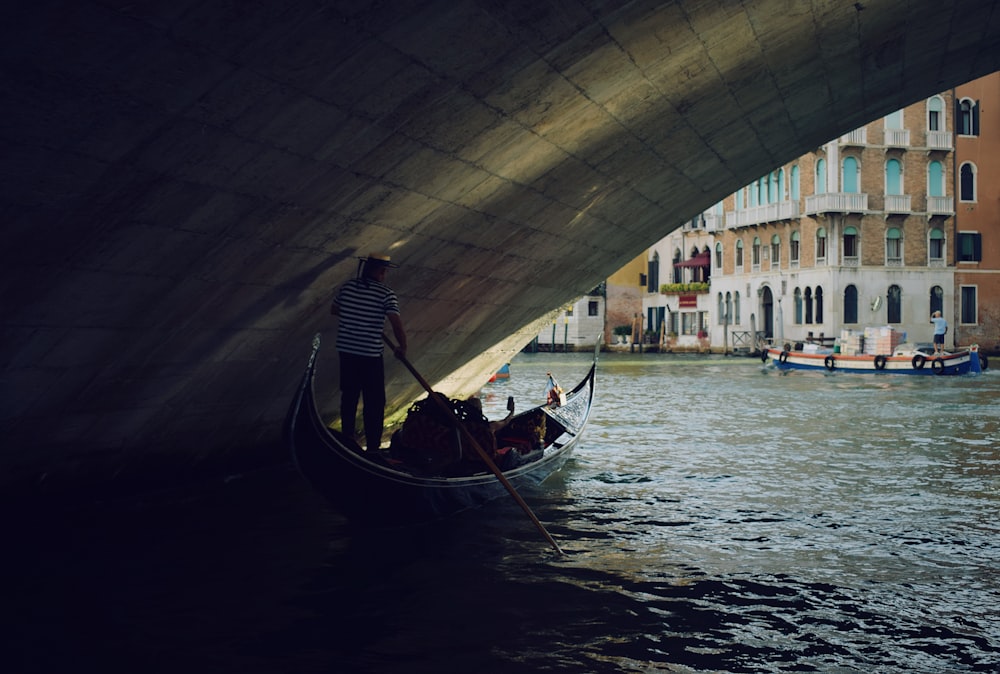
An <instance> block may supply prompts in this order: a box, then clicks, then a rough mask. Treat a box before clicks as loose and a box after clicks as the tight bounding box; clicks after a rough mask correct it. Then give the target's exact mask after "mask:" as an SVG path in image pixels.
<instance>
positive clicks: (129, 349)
mask: <svg viewBox="0 0 1000 674" xmlns="http://www.w3.org/2000/svg"><path fill="white" fill-rule="evenodd" d="M23 4H24V5H25V6H24V7H20V8H18V9H15V10H12V11H11V14H10V15H9V16H7V17H6V18H5V22H4V25H3V28H2V29H0V30H2V31H3V39H2V44H3V46H2V48H0V49H2V52H0V53H2V59H3V68H2V73H3V75H2V77H3V80H4V86H3V89H4V91H5V93H6V94H7V96H6V101H7V102H6V103H5V105H4V113H3V114H4V118H5V119H4V123H3V124H2V125H0V139H2V143H3V154H2V157H3V158H2V162H3V164H2V165H3V170H4V174H3V175H4V179H3V180H2V181H0V190H2V194H3V201H4V212H5V223H4V236H3V239H4V246H3V247H2V248H0V256H2V261H3V264H2V266H0V273H2V274H3V285H2V288H3V290H2V293H3V312H2V318H0V320H2V321H3V330H2V333H0V334H2V335H3V337H2V339H3V356H4V358H3V359H2V361H0V362H2V368H3V370H2V374H0V385H2V386H0V391H2V396H3V406H2V418H0V429H2V433H3V436H4V440H3V443H2V444H3V450H2V453H0V475H3V476H4V477H3V478H0V479H2V480H3V481H4V483H5V484H6V486H7V488H8V491H7V493H16V492H17V489H16V488H17V487H24V488H25V489H28V490H34V489H41V490H42V491H43V492H46V491H48V492H49V493H55V492H56V491H59V490H61V489H64V488H70V487H72V486H74V485H77V486H79V485H85V484H91V485H93V484H101V485H104V486H106V485H108V484H114V483H121V484H134V483H136V482H137V481H138V480H140V479H141V478H142V477H144V476H150V475H155V476H157V477H159V478H161V479H163V480H166V481H173V480H182V479H185V478H186V477H188V476H190V475H192V474H194V473H196V472H198V471H199V470H203V469H208V468H210V467H227V466H230V465H240V464H244V463H248V462H257V461H262V460H269V459H275V458H282V457H283V453H282V452H283V450H282V449H281V445H280V427H281V421H282V419H283V416H284V413H285V410H286V407H287V405H288V403H289V401H290V399H291V397H292V394H293V391H294V390H295V387H296V386H297V384H298V379H299V376H300V373H301V371H302V368H303V366H304V364H305V359H306V356H307V352H308V349H309V343H310V340H311V337H312V335H313V334H314V333H316V332H323V333H325V334H326V335H327V337H328V338H327V339H326V344H327V348H326V349H325V350H323V351H322V352H321V356H320V366H319V379H318V384H317V385H318V387H319V388H321V389H322V390H323V393H324V395H321V397H322V398H323V399H324V400H327V401H328V402H327V403H325V405H324V409H323V410H322V412H323V413H324V415H326V416H328V417H330V418H331V419H333V418H334V417H335V416H336V411H337V399H338V398H337V391H336V389H337V363H336V356H335V351H334V349H333V348H332V334H333V328H334V323H333V320H332V319H331V317H330V316H329V314H328V304H329V299H330V296H331V290H332V288H333V287H334V286H336V285H337V284H339V283H340V282H342V281H343V280H345V279H346V278H348V277H350V276H352V275H353V274H354V273H355V270H356V264H357V261H356V259H355V258H356V256H358V255H363V254H365V253H367V252H368V251H370V250H381V251H385V252H388V253H389V254H391V255H392V256H393V258H394V259H395V260H397V261H399V262H400V263H401V264H402V265H403V267H402V269H400V270H399V271H396V272H394V273H393V274H392V276H391V278H390V281H391V283H392V284H393V285H394V287H395V288H396V289H397V291H398V292H399V294H400V297H401V301H402V304H403V307H404V317H405V321H406V323H407V327H408V330H409V333H410V354H411V356H412V360H413V362H414V365H415V366H416V367H417V369H418V370H420V371H421V372H422V373H423V374H424V376H425V377H426V378H427V379H429V380H430V381H432V382H441V381H442V380H444V381H443V383H442V388H443V389H444V390H447V391H448V392H459V391H461V392H468V391H471V390H475V389H476V388H478V386H479V383H481V382H482V381H483V376H484V373H486V372H488V371H489V370H490V369H491V368H493V367H495V366H496V365H497V364H498V363H500V362H502V361H503V360H505V359H507V358H509V357H510V355H511V353H513V352H514V351H516V349H517V348H519V347H520V346H521V345H522V343H523V340H524V335H525V334H526V333H525V332H524V329H525V328H526V326H530V325H531V324H532V322H533V321H535V320H536V319H539V318H540V317H544V316H545V315H546V314H547V312H549V311H551V310H552V309H554V308H557V307H559V306H561V305H563V304H565V303H566V302H568V301H570V300H571V299H573V298H575V297H577V296H579V295H581V294H583V293H585V292H587V291H588V290H590V289H591V288H593V287H594V286H596V285H597V284H598V283H599V282H600V281H602V280H603V279H604V278H606V277H607V276H608V275H609V274H610V273H612V272H613V271H615V270H616V269H618V268H619V267H620V266H621V265H622V264H624V263H625V262H627V261H628V260H630V259H632V258H633V257H634V256H635V255H637V254H638V253H640V252H641V251H642V250H643V249H644V248H645V247H646V246H647V245H649V244H650V243H652V242H653V241H655V240H657V239H659V238H660V237H662V236H663V235H664V234H666V233H667V232H668V231H669V230H671V229H673V228H675V227H677V226H678V225H679V224H680V223H682V222H683V221H684V220H686V219H688V218H690V217H692V216H693V215H694V214H696V213H698V212H700V211H701V210H703V209H705V208H707V207H709V206H710V205H712V204H714V203H715V202H716V201H718V200H719V199H720V198H722V197H723V196H725V195H726V194H728V193H731V192H732V191H733V190H735V189H736V188H738V187H740V186H742V185H744V184H746V183H747V182H749V181H750V180H751V179H753V178H755V177H758V176H759V175H761V174H763V173H764V172H766V171H768V170H770V169H771V168H773V167H774V166H776V165H778V164H780V163H782V162H785V161H787V160H789V159H791V158H793V157H795V156H798V155H799V154H802V153H803V152H806V151H808V150H810V149H813V148H816V147H817V146H819V145H820V144H821V143H823V142H825V141H827V140H829V139H831V138H834V137H836V136H837V135H839V134H841V133H843V132H846V131H848V130H851V129H853V128H857V127H858V126H860V125H862V124H864V123H866V122H868V121H869V120H872V119H875V118H876V117H878V116H880V115H884V114H887V113H889V112H891V111H894V110H896V109H899V108H901V107H903V106H905V105H907V104H909V103H911V102H914V101H916V100H919V99H921V98H922V97H926V96H928V95H930V94H933V93H936V92H939V91H942V90H944V89H947V88H949V87H952V86H955V85H957V84H960V83H962V82H965V81H968V80H971V79H973V78H975V77H978V76H981V75H984V74H987V73H990V72H993V71H995V70H997V69H998V67H1000V63H998V55H1000V44H998V32H1000V12H998V9H997V7H996V3H995V2H985V1H978V2H977V1H969V2H962V3H942V2H939V1H933V2H932V1H907V2H904V1H902V0H896V1H886V2H878V3H875V2H872V3H868V2H861V3H854V2H811V3H800V2H787V1H780V2H779V1H774V2H771V1H767V0H762V1H759V2H744V3H728V2H684V1H678V2H669V3H667V2H662V3H658V2H600V1H586V0H566V1H563V2H558V3H556V2H545V1H542V2H516V3H512V2H507V1H505V0H504V1H501V0H495V1H489V0H479V1H476V0H440V1H430V2H418V1H412V2H398V3H373V4H374V8H372V9H368V8H366V5H367V4H368V3H356V2H329V3H250V4H247V3H216V2H207V1H205V0H187V1H184V0H180V1H178V2H172V3H130V4H125V5H122V6H116V5H109V4H106V3H98V2H73V3H69V2H55V1H52V0H40V1H38V2H35V3H32V4H31V6H30V7H28V6H27V4H28V3H23ZM272 5H274V6H272ZM278 5H290V6H289V7H279V6H278ZM519 331H520V333H519ZM512 335H513V336H512ZM462 366H464V367H462ZM456 368H461V369H459V370H458V372H455V370H456ZM449 375H450V376H449ZM387 388H388V391H389V396H390V402H389V405H390V407H392V408H399V407H400V406H405V405H406V404H407V403H408V402H409V401H410V400H412V399H414V398H415V397H418V396H419V395H420V391H419V389H418V388H417V386H416V384H415V383H414V382H413V381H412V379H411V378H410V375H409V374H408V373H407V372H406V371H405V370H404V369H403V368H402V367H400V366H399V365H398V364H394V363H390V364H389V369H388V373H387ZM523 404H526V403H524V402H523V403H522V405H523ZM12 488H15V489H13V491H11V489H12Z"/></svg>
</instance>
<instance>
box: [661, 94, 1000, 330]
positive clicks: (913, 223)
mask: <svg viewBox="0 0 1000 674" xmlns="http://www.w3.org/2000/svg"><path fill="white" fill-rule="evenodd" d="M991 78H992V79H991ZM998 78H1000V75H993V76H990V78H984V80H983V81H977V82H978V84H977V83H971V84H970V85H966V86H968V87H972V86H977V87H979V88H977V89H975V90H970V91H969V92H968V93H966V92H964V91H963V89H962V88H959V90H958V94H957V96H956V92H955V91H954V90H953V91H947V92H943V93H940V94H937V95H935V96H932V97H930V98H928V99H926V100H924V101H920V102H918V103H915V104H913V105H910V106H908V107H906V108H904V109H902V110H899V111H896V112H894V113H892V114H890V115H887V116H885V117H883V118H880V119H876V120H874V121H872V122H871V123H869V124H867V125H865V126H864V127H861V128H859V129H855V130H854V131H851V132H850V133H847V134H845V135H843V136H841V137H840V138H837V139H835V140H832V141H830V142H828V143H826V144H824V145H822V146H820V147H818V148H817V149H816V150H814V151H812V152H810V153H807V154H805V155H803V156H801V157H798V158H797V159H795V160H794V161H791V162H789V163H787V164H785V165H783V166H781V167H778V168H776V169H775V170H773V171H771V172H770V173H769V174H767V175H765V176H762V177H761V178H759V179H758V180H756V181H754V182H752V183H750V184H749V185H747V186H746V187H744V188H743V189H741V190H739V191H738V192H736V193H735V194H732V195H730V196H729V197H727V198H726V199H725V200H724V201H723V202H722V203H721V204H719V205H717V206H716V207H714V208H713V209H711V210H710V211H708V212H706V214H705V216H703V217H701V218H697V219H695V220H693V221H691V222H690V223H686V224H685V225H684V226H682V227H680V228H679V229H678V230H676V231H675V232H673V233H671V234H670V235H669V236H667V237H665V238H664V239H663V240H661V241H660V242H658V243H657V244H656V245H654V246H653V247H652V248H651V249H650V251H649V255H648V259H649V260H650V263H651V264H653V263H654V262H656V261H658V260H659V261H663V260H667V261H668V262H667V264H669V265H670V267H669V268H668V269H667V270H665V271H661V272H660V276H661V277H664V276H669V275H671V274H676V273H677V270H678V268H680V269H688V268H689V265H688V264H684V263H685V262H686V261H687V260H688V259H689V257H688V255H687V253H688V252H689V251H687V250H686V248H687V247H689V246H687V242H692V241H694V240H695V239H694V238H693V237H695V236H701V237H702V238H701V239H698V243H697V244H695V245H696V246H699V247H700V248H702V249H708V250H710V251H711V254H710V256H709V259H710V267H709V268H706V269H705V270H704V272H703V273H704V274H705V275H706V276H710V278H711V287H710V289H704V288H696V289H695V290H693V291H690V292H688V293H687V295H688V297H687V298H686V301H685V302H684V303H683V304H684V306H680V302H673V301H672V297H671V296H670V295H669V294H664V293H663V292H662V288H661V289H660V290H661V291H660V292H657V290H656V289H653V288H651V287H650V288H647V293H646V295H645V298H644V309H645V312H646V315H647V321H648V322H650V323H651V324H654V325H655V323H656V318H657V316H658V314H663V313H664V308H666V309H667V311H666V315H665V316H664V320H665V321H667V325H668V326H670V329H671V330H673V331H677V332H679V333H683V332H684V331H692V330H694V329H695V326H698V327H697V329H698V330H699V331H701V330H705V331H706V332H707V336H708V339H709V340H710V342H711V345H712V348H715V349H721V348H723V347H724V346H725V347H726V348H730V349H731V348H733V347H734V346H736V347H739V346H741V345H743V346H746V344H747V341H748V340H750V341H753V340H755V339H757V338H760V337H765V338H771V339H773V340H775V341H782V342H797V341H805V340H807V339H809V338H813V339H819V338H821V337H822V338H824V339H825V340H826V341H827V342H830V341H832V339H833V338H835V337H838V336H839V335H840V334H841V331H842V330H844V329H856V330H861V329H864V328H865V327H866V326H886V325H888V326H892V327H893V328H895V329H897V330H899V331H901V332H905V333H907V338H908V340H909V341H916V342H921V341H930V338H931V326H930V325H929V324H928V321H929V316H930V314H931V313H932V312H933V311H935V310H938V309H940V310H941V311H942V312H943V313H944V315H945V316H946V317H947V318H948V319H949V322H950V323H952V324H953V325H956V326H958V327H959V328H960V329H955V330H951V331H949V342H950V343H949V344H948V345H949V346H955V345H956V344H957V345H963V344H968V343H969V342H970V340H971V339H972V338H975V339H976V340H978V341H980V342H983V343H985V342H986V341H987V339H986V334H988V333H990V332H992V334H994V335H995V334H996V329H995V327H990V326H991V325H992V326H995V324H996V322H997V321H998V318H1000V317H998V316H996V315H995V314H996V313H997V303H996V301H995V298H996V297H997V296H998V295H1000V288H998V287H997V285H998V283H1000V279H998V275H997V269H998V268H1000V247H998V246H1000V244H998V243H997V241H995V240H991V241H987V237H986V236H985V235H982V236H971V235H969V234H970V232H971V233H974V234H982V233H983V232H985V231H993V232H997V231H1000V227H998V224H997V223H998V222H1000V220H998V213H997V210H998V209H1000V202H998V200H997V193H996V190H997V188H996V185H997V182H998V181H997V179H996V177H997V175H998V171H1000V159H998V157H1000V153H997V152H996V149H997V148H996V145H995V142H996V141H993V143H994V145H992V146H990V148H986V147H984V146H983V142H982V141H983V140H984V138H981V137H976V138H975V141H976V143H977V144H976V145H975V146H974V145H973V142H967V141H972V140H973V137H972V136H971V135H969V134H965V135H961V134H960V135H958V136H956V134H955V128H956V127H955V124H956V121H958V122H960V123H962V124H968V123H969V121H968V120H967V119H964V118H962V112H961V111H962V108H961V104H962V101H963V100H965V99H966V98H971V99H974V100H990V101H991V103H992V102H993V101H994V100H996V97H997V96H1000V89H998V87H997V84H996V82H998V81H1000V80H998ZM989 82H992V83H993V84H992V85H990V84H989ZM990 87H992V88H990ZM987 89H989V91H987ZM990 96H992V97H994V98H993V99H990ZM998 103H1000V101H998ZM966 107H969V105H968V102H967V103H966ZM990 107H991V109H992V110H998V109H1000V105H998V104H997V103H993V104H992V105H991V106H990ZM966 117H968V115H966ZM983 121H984V120H982V119H981V120H980V122H981V123H982V122H983ZM989 123H990V125H991V130H992V129H996V130H1000V120H997V122H993V121H992V120H990V121H989ZM994 133H995V131H994ZM956 138H957V139H958V142H959V143H960V148H961V149H962V151H964V152H967V153H970V155H971V153H973V152H974V153H975V156H974V158H971V157H970V159H969V160H968V161H969V162H971V163H974V164H975V166H974V167H972V168H971V169H970V168H966V169H965V170H966V172H967V173H968V172H970V171H972V172H973V173H976V172H978V175H979V176H980V180H979V181H978V183H977V189H978V190H980V192H985V191H991V192H992V194H991V196H990V197H989V198H985V195H981V196H979V198H978V199H977V200H975V201H972V202H967V201H965V200H963V201H962V202H961V204H962V209H961V212H960V214H959V217H958V218H956V208H955V203H956V199H955V194H956V185H958V181H960V180H961V176H960V175H957V174H956V167H957V166H960V165H965V163H964V162H963V160H962V157H961V153H959V154H958V155H956V152H955V144H956ZM974 147H975V149H973V148H974ZM986 174H988V175H989V176H991V177H990V178H989V183H990V184H989V185H986V184H985V182H986V181H984V180H983V179H982V178H983V177H985V175H986ZM721 213H724V217H723V216H722V215H720V214H721ZM963 218H964V222H965V224H962V223H963ZM963 228H965V229H968V230H969V231H968V232H967V231H965V229H963ZM699 230H700V231H699ZM706 238H707V239H708V240H707V241H706V240H705V239H706ZM984 241H985V243H983V242H984ZM980 244H981V245H980ZM962 246H964V247H966V248H969V249H970V250H972V249H973V248H975V251H976V252H975V253H974V254H972V253H963V252H962V250H960V248H961V247H962ZM977 246H979V247H977ZM677 251H683V252H684V259H681V260H678V259H677V258H676V252H677ZM690 252H691V253H692V256H691V257H693V256H694V253H695V251H694V250H693V249H692V250H691V251H690ZM970 254H971V255H979V256H980V258H981V259H977V260H975V261H974V263H973V262H972V261H969V262H963V261H959V262H956V261H957V260H961V258H962V256H963V255H966V256H968V255H970ZM678 262H681V263H682V264H678ZM659 264H660V265H661V266H662V265H663V262H659ZM956 264H957V265H958V270H956ZM969 286H975V289H973V290H970V289H969ZM692 295H693V296H694V302H692V297H691V296H692ZM973 295H975V296H976V299H977V300H978V303H977V304H976V307H977V309H976V311H975V312H974V314H975V315H973V312H971V310H970V309H969V308H968V307H969V303H970V302H971V301H972V299H970V298H972V296H973ZM963 297H964V299H963ZM987 297H990V298H991V299H989V300H987V299H986V298H987ZM671 305H674V306H671ZM685 314H691V315H690V316H689V317H685ZM969 319H971V320H969ZM706 324H707V325H706Z"/></svg>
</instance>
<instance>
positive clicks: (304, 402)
mask: <svg viewBox="0 0 1000 674" xmlns="http://www.w3.org/2000/svg"><path fill="white" fill-rule="evenodd" d="M318 349H319V339H318V336H317V339H316V340H314V346H313V352H312V355H311V356H310V358H309V363H308V365H307V367H306V372H305V375H304V376H303V378H302V383H301V385H300V387H299V390H298V392H297V394H296V396H295V399H294V400H293V402H292V405H291V407H290V408H289V412H288V417H287V419H286V421H285V431H284V434H285V441H286V443H287V444H288V446H289V447H290V449H291V451H292V456H293V458H294V460H295V463H296V465H297V466H298V468H299V470H300V472H301V473H302V474H303V475H304V476H305V477H306V478H307V479H308V480H309V482H311V483H312V485H313V486H314V487H315V488H316V489H317V490H318V491H319V492H320V493H321V494H322V495H323V496H324V497H325V498H326V499H327V500H328V501H329V502H330V503H331V504H332V505H333V506H334V507H335V508H336V509H337V510H339V511H340V512H341V513H343V514H344V515H345V516H346V517H347V518H348V519H350V520H352V521H354V522H357V523H360V524H367V525H380V526H392V525H402V524H408V523H413V522H420V521H427V520H432V519H437V518H441V517H446V516H448V515H451V514H454V513H456V512H459V511H462V510H467V509H469V508H474V507H477V506H480V505H482V504H483V503H486V502H488V501H491V500H493V499H496V498H498V497H501V496H504V495H505V494H507V491H506V488H505V487H504V486H503V485H502V484H501V483H500V481H499V480H498V479H497V477H496V476H495V475H494V474H493V473H491V472H485V473H478V474H475V475H467V476H459V477H443V476H425V475H420V474H418V473H417V472H415V471H413V470H411V469H409V468H408V467H407V466H405V465H401V464H400V463H399V462H394V461H392V460H391V459H389V457H388V456H387V452H384V451H380V452H375V453H374V454H371V453H369V452H365V451H362V449H361V448H360V447H359V446H358V445H357V443H356V442H355V441H354V440H353V439H351V438H347V437H345V436H344V435H342V434H341V433H339V432H337V431H335V430H333V429H331V428H329V427H328V426H327V425H326V424H325V423H324V422H323V420H322V418H321V417H320V415H319V412H318V409H317V406H316V400H315V391H314V383H313V379H314V374H315V367H316V354H317V352H318ZM595 370H596V363H595V365H594V366H592V367H591V369H590V372H589V373H588V374H587V376H586V377H585V378H584V379H583V381H581V382H580V384H579V385H578V386H577V387H576V388H575V389H574V390H573V391H572V392H571V395H570V396H569V398H568V400H567V405H566V406H565V407H562V408H558V409H549V408H545V407H542V408H536V409H541V410H543V411H544V413H545V414H546V416H547V419H548V420H549V422H550V423H553V422H554V423H557V424H558V426H557V428H559V429H564V432H562V433H561V434H560V435H559V437H556V438H554V439H553V442H551V443H550V444H549V445H548V446H547V447H545V448H544V450H536V452H534V453H533V455H537V457H535V456H532V457H529V458H533V459H534V460H531V461H529V462H527V463H524V464H523V465H519V466H517V467H514V468H512V469H510V470H507V471H505V472H504V476H505V477H506V478H507V480H508V481H509V482H510V484H511V485H513V486H514V487H515V488H522V487H527V486H534V485H537V484H539V483H541V482H542V481H543V480H545V479H546V478H547V477H548V476H549V475H551V474H552V473H554V472H556V471H558V470H559V469H560V468H562V466H563V465H564V464H565V463H566V460H567V459H568V458H569V456H570V454H571V452H572V451H573V448H574V446H575V445H576V443H577V441H578V439H579V437H580V433H581V432H582V431H583V428H584V426H585V425H586V422H587V419H588V417H589V415H590V409H591V405H592V403H593V395H594V378H595ZM533 411H534V410H529V411H528V412H525V413H523V414H529V413H531V412H533ZM518 416H520V415H518Z"/></svg>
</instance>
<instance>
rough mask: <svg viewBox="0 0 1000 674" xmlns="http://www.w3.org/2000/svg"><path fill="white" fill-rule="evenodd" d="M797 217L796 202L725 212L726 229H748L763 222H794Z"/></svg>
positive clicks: (797, 205) (797, 207)
mask: <svg viewBox="0 0 1000 674" xmlns="http://www.w3.org/2000/svg"><path fill="white" fill-rule="evenodd" d="M798 217H799V202H798V201H779V202H777V203H773V204H762V205H760V206H751V207H750V208H744V209H741V210H738V211H726V227H730V228H731V227H748V226H750V225H760V224H763V223H765V222H779V221H781V220H795V219H796V218H798Z"/></svg>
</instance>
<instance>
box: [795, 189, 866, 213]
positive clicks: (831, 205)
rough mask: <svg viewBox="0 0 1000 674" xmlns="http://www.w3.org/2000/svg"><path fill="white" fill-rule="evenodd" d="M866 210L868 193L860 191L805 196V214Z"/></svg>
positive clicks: (860, 211) (861, 211) (862, 211)
mask: <svg viewBox="0 0 1000 674" xmlns="http://www.w3.org/2000/svg"><path fill="white" fill-rule="evenodd" d="M867 212H868V195H867V194H866V193H862V192H828V193H826V194H814V195H812V196H811V197H806V215H821V214H824V213H867Z"/></svg>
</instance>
